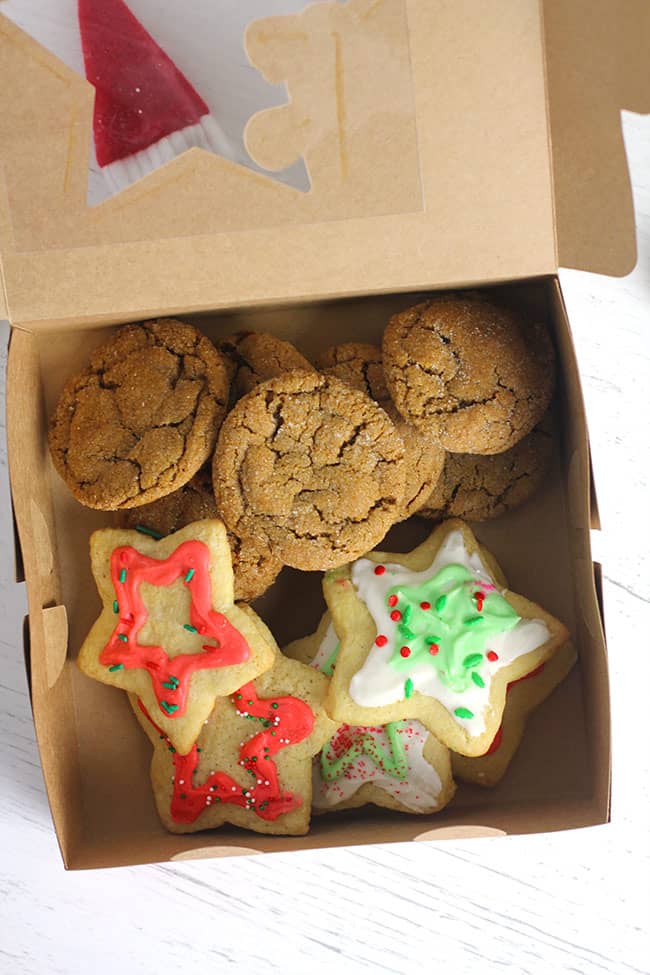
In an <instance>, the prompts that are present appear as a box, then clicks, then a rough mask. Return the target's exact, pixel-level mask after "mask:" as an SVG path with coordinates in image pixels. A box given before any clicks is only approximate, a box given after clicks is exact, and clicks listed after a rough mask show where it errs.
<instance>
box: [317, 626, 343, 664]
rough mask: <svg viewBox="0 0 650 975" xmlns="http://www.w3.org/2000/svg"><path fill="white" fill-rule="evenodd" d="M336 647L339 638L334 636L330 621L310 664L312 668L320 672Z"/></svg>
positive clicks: (334, 631) (334, 632)
mask: <svg viewBox="0 0 650 975" xmlns="http://www.w3.org/2000/svg"><path fill="white" fill-rule="evenodd" d="M338 645H339V638H338V637H337V635H336V630H335V629H334V624H333V623H332V622H331V621H330V623H329V626H328V627H327V629H326V631H325V636H324V637H323V640H322V643H321V645H320V646H319V648H318V650H317V652H316V656H315V657H314V659H313V660H312V662H311V665H312V667H315V668H316V670H322V669H323V667H325V666H326V665H327V661H328V660H329V659H330V657H331V656H332V654H333V653H334V651H335V650H336V648H337V647H338Z"/></svg>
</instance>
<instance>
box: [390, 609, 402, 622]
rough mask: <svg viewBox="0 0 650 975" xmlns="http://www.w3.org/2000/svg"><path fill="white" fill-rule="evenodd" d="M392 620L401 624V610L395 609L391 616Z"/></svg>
mask: <svg viewBox="0 0 650 975" xmlns="http://www.w3.org/2000/svg"><path fill="white" fill-rule="evenodd" d="M390 618H391V619H392V620H394V621H395V622H396V623H399V621H400V620H401V618H402V614H401V613H400V611H399V609H394V610H393V612H392V613H391V614H390Z"/></svg>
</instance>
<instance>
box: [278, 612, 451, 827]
mask: <svg viewBox="0 0 650 975" xmlns="http://www.w3.org/2000/svg"><path fill="white" fill-rule="evenodd" d="M338 651H339V639H338V637H337V635H336V631H335V630H334V626H333V624H332V620H331V616H330V614H329V613H326V614H325V615H324V616H323V619H322V620H321V622H320V625H319V627H318V629H317V631H316V632H315V633H313V634H312V635H311V636H307V637H304V638H303V639H302V640H296V641H295V642H294V643H291V644H289V646H288V647H286V648H285V653H286V654H288V656H290V657H293V658H295V659H297V660H301V661H303V662H304V663H308V664H310V665H311V666H312V667H313V668H315V669H316V670H320V671H321V673H324V674H327V675H328V676H330V675H331V674H332V673H333V671H334V668H335V665H336V658H337V655H338ZM454 791H455V786H454V783H453V780H452V777H451V764H450V754H449V750H448V749H447V748H445V746H444V745H441V744H440V742H439V741H438V740H437V739H436V738H435V737H434V736H433V735H431V734H430V733H429V732H428V731H427V729H426V728H425V727H424V726H423V725H422V724H421V723H420V722H419V721H415V720H402V721H392V722H389V723H388V724H386V725H375V726H367V727H364V726H355V725H348V724H343V725H339V727H338V728H337V729H336V732H335V733H334V734H333V735H332V737H331V738H330V740H329V741H328V742H327V743H326V745H325V746H324V747H323V749H322V751H321V753H320V755H319V756H318V757H317V758H316V759H315V760H314V797H313V804H314V809H315V810H316V811H317V812H327V811H328V810H334V809H350V808H353V807H358V806H363V805H366V804H367V803H373V804H374V805H376V806H385V807H387V808H389V809H397V810H399V811H401V812H409V813H432V812H437V811H439V810H440V809H442V808H443V807H444V806H445V805H446V804H447V803H448V802H449V800H450V799H451V798H452V796H453V794H454Z"/></svg>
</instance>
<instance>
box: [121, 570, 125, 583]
mask: <svg viewBox="0 0 650 975" xmlns="http://www.w3.org/2000/svg"><path fill="white" fill-rule="evenodd" d="M120 582H126V569H122V571H121V572H120Z"/></svg>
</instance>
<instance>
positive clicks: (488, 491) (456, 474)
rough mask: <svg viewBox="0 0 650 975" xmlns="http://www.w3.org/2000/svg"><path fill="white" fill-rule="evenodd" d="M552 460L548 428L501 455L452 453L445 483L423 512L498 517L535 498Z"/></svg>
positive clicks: (436, 515)
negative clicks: (534, 495)
mask: <svg viewBox="0 0 650 975" xmlns="http://www.w3.org/2000/svg"><path fill="white" fill-rule="evenodd" d="M552 456H553V438H552V436H551V432H550V429H549V428H546V427H545V426H544V425H540V426H538V427H536V428H535V429H534V430H533V431H532V433H529V434H528V435H527V436H526V437H524V438H523V440H520V441H519V443H516V444H515V446H514V447H511V448H510V450H506V451H504V452H503V453H501V454H483V455H479V454H447V456H446V458H445V464H444V467H443V470H442V474H441V476H440V480H439V481H438V483H437V484H436V486H435V488H434V489H433V491H432V492H431V494H430V495H429V497H428V498H427V499H426V502H425V504H424V505H422V507H421V508H420V510H419V511H418V514H419V515H422V517H424V518H433V519H441V520H442V519H443V518H463V519H464V520H465V521H485V520H487V519H488V518H496V517H497V515H501V514H504V513H505V512H506V511H510V510H511V509H512V508H517V507H518V506H519V505H521V504H523V503H524V501H527V500H528V498H530V497H532V495H533V494H534V493H535V491H537V489H538V488H539V487H540V486H541V484H542V482H543V480H544V478H545V477H546V475H547V473H548V470H549V467H550V465H551V458H552Z"/></svg>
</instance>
